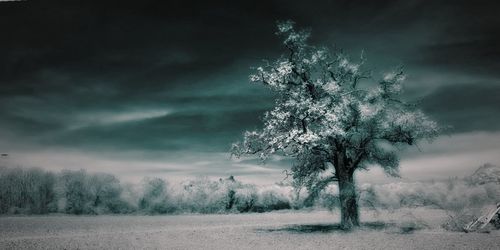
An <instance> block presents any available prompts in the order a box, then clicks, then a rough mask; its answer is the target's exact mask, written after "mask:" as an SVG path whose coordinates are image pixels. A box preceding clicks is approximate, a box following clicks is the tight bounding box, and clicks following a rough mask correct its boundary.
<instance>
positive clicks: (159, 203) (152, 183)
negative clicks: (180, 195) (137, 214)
mask: <svg viewBox="0 0 500 250" xmlns="http://www.w3.org/2000/svg"><path fill="white" fill-rule="evenodd" d="M138 207H139V209H140V210H141V211H143V212H146V213H149V214H165V213H172V212H174V211H175V210H176V208H175V207H174V206H172V205H171V204H170V201H169V199H168V193H167V183H166V182H165V181H164V180H162V179H160V178H152V179H149V178H146V179H144V180H143V194H142V198H141V199H140V200H139V205H138Z"/></svg>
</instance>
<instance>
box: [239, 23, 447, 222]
mask: <svg viewBox="0 0 500 250" xmlns="http://www.w3.org/2000/svg"><path fill="white" fill-rule="evenodd" d="M277 34H278V35H280V36H281V37H283V39H284V42H283V45H284V46H285V47H286V49H287V53H286V54H285V55H283V56H282V57H281V58H279V59H277V60H276V61H274V62H273V63H267V64H266V65H263V66H261V67H258V68H256V72H255V74H252V75H251V76H250V80H251V81H252V82H256V83H261V84H263V85H264V86H266V87H268V88H269V89H270V90H271V91H273V92H274V93H275V96H276V100H275V106H274V108H273V109H272V110H270V111H268V112H266V113H265V115H264V117H263V122H264V125H263V128H262V129H261V130H258V131H247V132H245V134H244V140H243V141H241V142H239V143H235V144H234V145H233V147H232V153H233V154H234V155H236V156H238V157H239V156H243V155H258V156H259V157H260V158H261V159H262V160H264V161H265V160H266V159H267V158H268V157H269V156H270V155H272V154H281V155H285V156H289V157H293V158H294V164H293V167H292V172H291V173H292V175H293V178H294V184H296V185H297V186H305V187H307V189H308V190H309V194H310V195H311V196H314V195H317V194H318V193H319V192H320V191H321V190H322V189H324V188H325V187H327V186H328V185H330V184H331V183H334V182H337V183H338V187H339V199H340V208H341V224H342V226H343V227H344V228H346V229H349V228H352V227H356V226H359V211H358V198H357V192H356V185H355V179H354V172H355V171H356V170H358V169H366V168H368V167H370V166H372V165H379V166H381V167H382V168H383V169H384V170H385V172H386V173H387V174H389V175H391V176H399V171H398V166H399V160H398V156H397V151H398V150H399V149H400V148H401V147H400V146H401V145H415V143H416V142H417V140H419V139H423V138H428V139H431V138H433V137H435V136H436V135H437V134H438V130H439V129H438V126H437V124H436V123H435V122H433V121H432V120H431V119H429V118H428V117H427V116H426V115H425V114H424V113H423V112H421V111H420V110H419V109H417V108H416V106H415V105H413V104H409V103H407V102H405V101H403V100H402V99H401V93H402V88H401V83H402V82H403V81H404V79H405V75H404V73H403V72H402V71H401V70H397V71H394V72H390V73H387V74H385V75H384V76H383V77H382V79H380V80H379V81H375V80H373V79H372V77H370V74H369V73H368V71H365V70H364V69H363V63H364V58H363V56H361V59H360V60H359V62H358V63H354V62H352V61H351V60H350V58H349V57H347V56H346V55H344V54H343V53H341V52H339V51H338V50H334V51H333V50H330V49H328V48H326V47H316V46H312V45H309V44H308V43H307V40H308V37H309V32H307V31H303V30H301V31H297V30H296V29H295V28H294V23H293V22H291V21H287V22H282V23H278V32H277ZM362 85H363V86H364V87H362Z"/></svg>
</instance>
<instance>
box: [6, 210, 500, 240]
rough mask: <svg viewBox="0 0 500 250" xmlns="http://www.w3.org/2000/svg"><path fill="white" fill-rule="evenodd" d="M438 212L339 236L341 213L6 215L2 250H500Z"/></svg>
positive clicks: (367, 219) (372, 223)
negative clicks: (452, 226) (446, 226)
mask: <svg viewBox="0 0 500 250" xmlns="http://www.w3.org/2000/svg"><path fill="white" fill-rule="evenodd" d="M445 219H446V214H445V213H444V212H443V211H441V210H434V209H425V208H418V209H400V210H397V211H392V212H391V211H385V212H382V213H375V212H373V211H363V212H362V220H363V222H364V226H363V228H362V229H359V230H356V231H353V232H349V233H346V232H343V231H340V230H338V224H336V223H337V222H338V220H339V214H338V213H336V212H334V213H331V212H328V211H279V212H271V213H263V214H228V215H171V216H139V215H112V216H67V215H62V216H59V215H50V216H22V217H15V216H14V217H0V249H253V250H255V249H499V248H500V231H492V232H490V233H468V234H466V233H457V232H448V231H445V230H443V229H441V228H440V224H441V223H442V222H443V221H444V220H445Z"/></svg>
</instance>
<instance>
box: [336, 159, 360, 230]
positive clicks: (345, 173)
mask: <svg viewBox="0 0 500 250" xmlns="http://www.w3.org/2000/svg"><path fill="white" fill-rule="evenodd" d="M338 170H339V171H338V172H337V178H338V184H339V198H340V214H341V221H340V223H341V226H342V228H343V229H347V230H348V229H351V228H353V227H358V226H359V211H358V197H357V194H356V184H355V182H354V171H350V170H346V169H342V167H340V168H338Z"/></svg>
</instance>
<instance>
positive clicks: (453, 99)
mask: <svg viewBox="0 0 500 250" xmlns="http://www.w3.org/2000/svg"><path fill="white" fill-rule="evenodd" d="M499 104H500V84H484V83H483V84H481V83H476V84H455V85H449V86H443V87H441V88H438V89H437V90H436V91H435V92H434V93H432V94H431V95H429V96H427V97H425V98H424V99H423V101H422V106H423V109H424V110H425V111H427V112H428V113H430V114H431V115H433V116H434V117H435V119H437V120H438V121H439V122H440V124H441V125H445V126H452V132H454V133H459V132H468V131H498V130H499V128H500V127H499V124H500V117H499V116H498V114H500V105H499Z"/></svg>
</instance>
